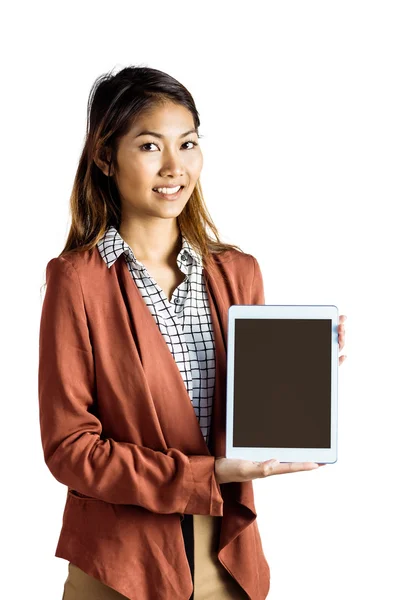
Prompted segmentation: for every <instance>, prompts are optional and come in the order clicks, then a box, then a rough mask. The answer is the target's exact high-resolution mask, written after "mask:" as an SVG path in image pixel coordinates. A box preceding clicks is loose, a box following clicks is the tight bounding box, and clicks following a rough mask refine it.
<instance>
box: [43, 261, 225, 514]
mask: <svg viewBox="0 0 400 600" xmlns="http://www.w3.org/2000/svg"><path fill="white" fill-rule="evenodd" d="M46 283H47V287H46V293H45V297H44V300H43V304H42V313H41V319H40V328H39V368H38V395H39V419H40V432H41V441H42V446H43V452H44V459H45V463H46V465H47V467H48V468H49V470H50V472H51V473H52V474H53V476H54V477H55V478H56V479H57V480H58V481H59V482H61V483H63V484H65V485H67V486H68V487H71V488H72V489H74V490H76V491H78V492H80V493H82V494H84V495H87V496H90V497H93V498H97V499H100V500H103V501H105V502H111V503H114V504H135V505H138V506H142V507H143V508H145V509H147V510H150V511H152V512H157V513H163V514H167V513H188V514H202V515H214V516H221V515H222V514H223V498H222V496H221V493H220V487H219V485H218V483H217V481H216V478H215V471H214V463H215V457H214V456H197V455H196V456H187V455H185V454H184V453H183V452H181V451H180V450H178V449H176V448H168V450H167V451H165V452H164V451H157V450H153V449H151V448H148V447H144V446H140V445H137V444H133V443H129V442H122V441H116V440H114V439H111V438H104V437H102V436H101V433H102V424H101V422H100V420H99V419H98V418H97V417H96V415H94V414H93V413H92V412H91V407H92V405H93V403H94V397H95V387H96V384H95V365H94V358H93V352H92V346H91V341H90V331H89V328H88V323H87V318H86V312H85V305H84V298H83V293H82V289H81V285H80V280H79V276H78V272H77V271H76V269H75V267H74V266H73V265H72V264H71V263H70V262H69V261H68V260H66V259H65V258H63V257H57V258H53V259H51V260H50V261H49V262H48V264H47V267H46Z"/></svg>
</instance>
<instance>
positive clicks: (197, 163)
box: [187, 152, 203, 178]
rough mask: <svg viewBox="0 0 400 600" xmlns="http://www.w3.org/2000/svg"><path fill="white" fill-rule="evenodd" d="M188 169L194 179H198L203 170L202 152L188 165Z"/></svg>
mask: <svg viewBox="0 0 400 600" xmlns="http://www.w3.org/2000/svg"><path fill="white" fill-rule="evenodd" d="M187 168H188V171H189V172H190V174H191V175H192V176H193V177H196V178H197V177H198V176H199V175H200V171H201V169H202V168H203V155H202V154H201V152H200V153H197V155H196V156H194V157H192V159H191V160H190V161H189V163H188V165H187Z"/></svg>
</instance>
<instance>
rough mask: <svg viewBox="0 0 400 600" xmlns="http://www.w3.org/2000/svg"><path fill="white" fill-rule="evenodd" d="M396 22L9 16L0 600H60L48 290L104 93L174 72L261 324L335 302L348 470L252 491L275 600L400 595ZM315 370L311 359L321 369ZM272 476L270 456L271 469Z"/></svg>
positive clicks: (376, 10)
mask: <svg viewBox="0 0 400 600" xmlns="http://www.w3.org/2000/svg"><path fill="white" fill-rule="evenodd" d="M399 7H400V5H399V3H398V2H389V1H384V0H379V1H375V2H370V1H366V0H364V1H362V2H361V1H359V2H356V1H353V0H345V1H343V0H336V1H335V2H327V1H323V0H319V1H300V0H296V1H280V2H261V1H259V2H254V1H249V0H248V1H246V2H243V3H238V2H232V1H230V2H226V1H225V2H223V1H220V2H203V3H199V2H190V1H189V0H186V1H185V2H173V1H169V2H165V1H163V2H155V1H154V0H152V1H151V2H148V3H146V2H143V1H141V2H133V1H132V0H131V1H129V2H116V1H114V2H112V3H111V2H101V1H96V2H94V1H90V2H79V3H78V2H68V3H67V2H66V3H64V4H63V5H62V4H61V3H58V2H52V3H50V2H48V3H45V2H32V3H28V2H19V3H15V4H11V3H9V5H8V7H7V9H3V19H2V20H3V32H2V40H1V46H2V49H1V50H2V51H1V62H2V65H1V67H2V68H1V79H2V85H1V87H2V92H1V96H0V97H1V104H2V109H1V117H2V125H1V134H2V141H3V143H2V145H1V152H2V159H3V160H2V165H3V168H2V178H1V184H2V204H1V206H2V209H1V210H2V217H3V219H2V232H1V233H2V240H1V255H2V274H3V276H2V279H3V284H4V285H3V289H2V294H1V298H2V301H3V302H2V339H3V344H2V354H3V358H2V361H1V364H2V370H3V373H2V402H1V407H2V420H1V422H2V484H3V485H2V490H3V492H2V495H1V511H0V514H1V538H2V548H3V551H4V550H5V551H6V552H5V555H4V554H3V556H2V589H3V590H5V589H7V588H8V591H7V593H6V596H5V597H7V599H8V600H11V599H14V598H15V599H18V600H19V599H21V600H22V599H23V598H32V597H35V598H41V600H57V599H59V600H61V596H62V590H63V583H64V580H65V578H66V575H67V562H66V561H65V560H63V559H58V558H56V557H54V551H55V548H56V544H57V541H58V534H59V531H60V528H61V518H62V511H63V508H64V502H65V496H66V488H65V486H63V485H62V484H60V483H59V482H57V481H56V480H55V479H54V478H53V477H52V475H51V473H50V471H49V470H48V469H47V467H46V465H45V463H44V460H43V455H42V448H41V441H40V432H39V420H38V399H37V367H38V332H39V318H40V310H41V301H42V300H41V295H40V286H41V285H42V284H43V283H44V277H45V267H46V264H47V262H48V261H49V260H50V259H51V258H52V257H55V256H57V255H58V254H59V253H60V252H61V249H62V247H63V245H64V242H65V239H66V235H67V232H68V229H69V205H68V202H69V194H70V192H71V189H72V183H73V178H74V175H75V171H76V168H77V161H78V157H79V155H80V152H81V149H82V145H83V139H84V134H85V126H86V103H87V97H88V93H89V90H90V87H91V85H92V83H93V82H94V80H95V78H96V77H98V76H99V75H100V74H102V73H105V72H107V71H109V70H111V69H113V68H115V69H116V70H119V69H120V68H122V67H124V66H128V65H142V66H149V67H153V68H157V69H161V70H163V71H166V72H167V73H169V74H170V75H172V76H174V77H175V78H177V79H178V80H179V81H180V82H181V83H183V84H184V85H185V86H186V87H187V88H188V89H189V90H190V91H191V93H192V95H193V97H194V99H195V102H196V104H197V108H198V110H199V112H200V119H201V125H200V133H201V134H202V135H203V136H204V137H203V138H202V139H201V140H200V144H201V147H202V150H203V155H204V167H203V172H202V175H201V182H202V185H203V190H204V193H205V200H206V203H207V206H208V208H209V210H210V213H211V216H212V218H213V220H214V222H215V223H216V225H217V228H218V229H219V232H220V234H221V237H222V239H223V240H224V241H226V242H230V243H236V244H238V245H239V246H240V247H241V248H242V249H243V250H244V251H245V252H248V253H251V254H253V255H254V256H255V257H256V258H257V259H258V261H259V263H260V266H261V269H262V273H263V277H264V286H265V294H266V303H268V304H280V303H282V304H335V305H337V306H338V307H339V314H345V315H347V317H348V318H347V321H346V344H345V348H344V350H343V352H342V353H344V354H346V355H347V356H348V358H347V360H346V361H345V362H344V364H343V365H341V366H340V367H339V438H338V452H339V458H338V462H337V463H336V464H335V465H329V466H326V467H323V468H321V469H319V470H316V471H312V472H302V473H292V474H286V475H278V476H273V477H267V478H265V479H261V480H256V481H254V491H255V500H256V508H257V512H258V525H259V529H260V533H261V537H262V542H263V548H264V553H265V556H266V558H267V560H268V562H269V565H270V568H271V589H270V593H269V594H268V600H321V599H323V600H334V599H335V600H337V599H338V598H341V599H344V600H347V599H349V600H350V599H361V598H362V599H363V600H372V599H376V598H379V599H380V598H385V600H386V599H387V600H389V599H392V598H399V597H400V586H399V580H398V576H397V575H396V573H398V565H399V559H400V556H399V551H398V540H399V536H400V527H399V505H400V498H399V492H398V489H399V487H398V479H399V470H400V467H399V450H398V441H399V435H398V430H399V416H400V412H399V372H400V370H399V359H400V352H399V299H400V297H399V283H398V279H399V267H398V263H399V256H400V253H399V234H398V230H399V218H398V214H399V213H398V208H399V201H400V198H399V187H400V184H399V155H400V150H399V148H400V89H399V87H400V86H399V63H400V36H399V30H400V14H399V13H400V8H399ZM310 360H312V356H310ZM267 458H269V457H267V456H266V457H265V459H267Z"/></svg>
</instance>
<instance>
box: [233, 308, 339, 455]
mask: <svg viewBox="0 0 400 600" xmlns="http://www.w3.org/2000/svg"><path fill="white" fill-rule="evenodd" d="M279 318H282V319H330V320H331V321H332V353H331V356H332V361H331V375H332V376H331V447H330V448H247V447H245V448H243V447H240V448H239V447H233V390H234V379H233V377H234V372H233V371H234V348H235V320H236V319H279ZM338 322H339V311H338V308H337V306H335V305H268V304H265V305H258V304H246V305H240V304H234V305H232V306H230V307H229V309H228V340H227V342H228V343H227V386H226V458H241V459H246V460H252V461H257V462H261V461H265V460H269V459H271V458H276V459H278V460H279V461H280V462H292V461H293V462H308V461H311V462H319V463H334V462H336V461H337V422H338V365H339V338H338Z"/></svg>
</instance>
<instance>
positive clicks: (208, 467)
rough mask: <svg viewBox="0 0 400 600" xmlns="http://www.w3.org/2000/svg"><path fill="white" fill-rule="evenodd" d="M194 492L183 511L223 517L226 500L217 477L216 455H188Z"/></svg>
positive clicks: (191, 513)
mask: <svg viewBox="0 0 400 600" xmlns="http://www.w3.org/2000/svg"><path fill="white" fill-rule="evenodd" d="M188 459H189V465H190V469H191V473H192V477H193V492H192V494H191V496H190V498H189V502H188V504H187V506H186V508H185V510H184V511H183V512H184V514H190V515H212V516H214V517H222V515H223V504H224V500H223V498H222V495H221V488H220V486H219V484H218V483H217V480H216V477H215V456H197V455H193V456H188Z"/></svg>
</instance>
